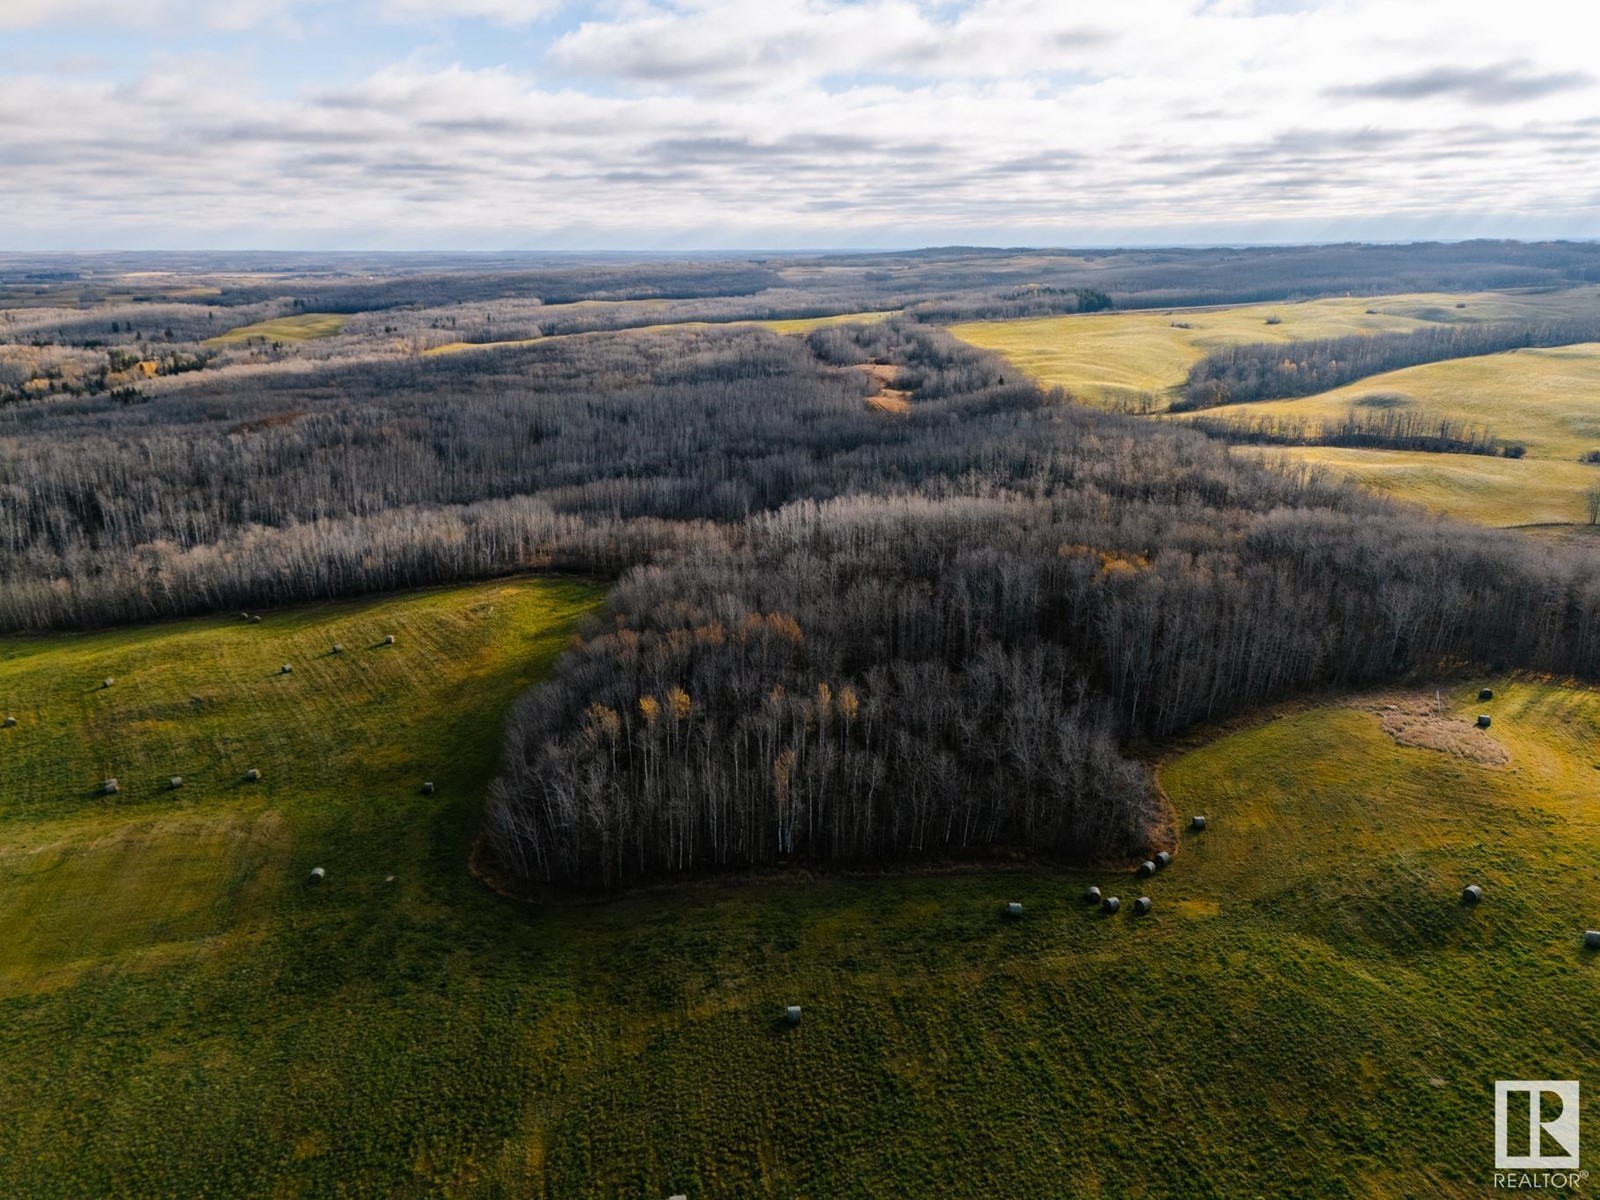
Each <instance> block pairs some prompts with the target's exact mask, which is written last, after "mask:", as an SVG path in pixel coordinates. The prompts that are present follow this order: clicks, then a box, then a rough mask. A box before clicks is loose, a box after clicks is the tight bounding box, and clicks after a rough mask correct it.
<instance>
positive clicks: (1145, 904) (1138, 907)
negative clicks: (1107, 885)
mask: <svg viewBox="0 0 1600 1200" xmlns="http://www.w3.org/2000/svg"><path fill="white" fill-rule="evenodd" d="M1133 911H1134V912H1135V913H1137V914H1138V915H1139V916H1141V917H1142V916H1144V915H1145V914H1146V913H1148V912H1149V911H1150V897H1149V896H1140V897H1139V898H1138V899H1137V900H1135V901H1134V902H1133Z"/></svg>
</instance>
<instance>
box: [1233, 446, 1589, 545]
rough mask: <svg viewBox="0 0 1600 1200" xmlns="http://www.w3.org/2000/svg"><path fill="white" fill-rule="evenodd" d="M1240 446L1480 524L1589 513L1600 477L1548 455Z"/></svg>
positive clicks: (1563, 519)
mask: <svg viewBox="0 0 1600 1200" xmlns="http://www.w3.org/2000/svg"><path fill="white" fill-rule="evenodd" d="M1235 453H1237V454H1261V455H1266V456H1273V455H1282V456H1286V457H1288V458H1290V459H1293V460H1295V461H1297V462H1313V463H1319V464H1321V465H1323V466H1325V467H1329V468H1331V469H1332V470H1334V471H1337V472H1338V473H1340V474H1342V475H1345V476H1348V477H1349V478H1351V479H1353V480H1355V481H1356V482H1357V483H1360V484H1363V485H1364V486H1366V487H1370V488H1372V489H1373V490H1375V491H1378V492H1382V493H1383V494H1384V495H1387V496H1391V497H1393V498H1394V499H1396V500H1404V501H1409V502H1410V503H1413V504H1420V505H1422V506H1423V507H1425V508H1428V509H1430V510H1432V511H1433V512H1438V513H1447V514H1449V515H1450V516H1453V517H1458V518H1460V519H1461V520H1463V521H1473V522H1476V523H1477V524H1479V525H1494V526H1508V527H1509V526H1517V525H1533V524H1544V523H1570V522H1575V521H1587V520H1588V514H1587V511H1586V509H1585V506H1584V493H1585V492H1587V491H1588V489H1589V488H1591V487H1593V486H1594V485H1595V484H1597V483H1600V468H1597V467H1592V466H1585V465H1583V464H1582V463H1578V462H1559V461H1553V460H1551V459H1541V458H1525V459H1521V460H1520V461H1518V460H1512V459H1505V458H1485V457H1481V456H1478V455H1468V454H1428V453H1426V452H1423V451H1414V450H1346V449H1341V448H1339V447H1335V446H1307V447H1299V446H1297V447H1292V448H1285V449H1258V448H1256V447H1251V446H1241V447H1239V448H1238V449H1237V450H1236V451H1235Z"/></svg>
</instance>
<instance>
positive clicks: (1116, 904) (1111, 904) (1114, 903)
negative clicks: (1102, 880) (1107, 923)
mask: <svg viewBox="0 0 1600 1200" xmlns="http://www.w3.org/2000/svg"><path fill="white" fill-rule="evenodd" d="M1121 907H1122V901H1121V900H1118V899H1117V898H1116V897H1115V896H1107V897H1106V898H1105V900H1104V901H1102V902H1101V904H1100V911H1101V912H1103V913H1105V914H1106V916H1108V917H1109V916H1110V915H1111V914H1112V913H1114V912H1116V911H1117V909H1119V908H1121Z"/></svg>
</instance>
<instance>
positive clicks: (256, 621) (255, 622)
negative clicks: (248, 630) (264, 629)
mask: <svg viewBox="0 0 1600 1200" xmlns="http://www.w3.org/2000/svg"><path fill="white" fill-rule="evenodd" d="M250 624H252V625H259V624H261V617H260V616H259V615H257V616H254V617H251V618H250Z"/></svg>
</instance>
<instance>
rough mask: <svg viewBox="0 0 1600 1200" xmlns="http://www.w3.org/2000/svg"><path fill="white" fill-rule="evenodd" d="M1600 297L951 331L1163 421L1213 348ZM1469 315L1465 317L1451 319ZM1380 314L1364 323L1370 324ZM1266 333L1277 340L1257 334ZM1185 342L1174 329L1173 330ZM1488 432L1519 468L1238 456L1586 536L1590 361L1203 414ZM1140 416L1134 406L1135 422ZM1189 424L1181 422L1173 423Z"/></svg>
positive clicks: (1311, 453) (1429, 375) (1593, 371)
mask: <svg viewBox="0 0 1600 1200" xmlns="http://www.w3.org/2000/svg"><path fill="white" fill-rule="evenodd" d="M1597 303H1600V289H1595V288H1574V289H1571V290H1568V291H1561V292H1544V293H1533V294H1528V295H1522V294H1510V293H1476V294H1470V295H1464V296H1453V295H1409V296H1390V297H1383V298H1378V299H1351V298H1335V299H1328V300H1315V301H1309V302H1306V303H1303V304H1290V305H1258V306H1251V307H1243V308H1223V309H1194V310H1183V309H1179V310H1174V311H1172V312H1165V311H1163V312H1160V313H1154V312H1122V313H1097V314H1091V315H1087V316H1076V317H1052V318H1046V319H1042V320H1036V321H995V322H980V323H978V324H973V325H959V326H956V327H955V328H954V329H953V332H954V333H955V334H956V335H957V336H959V337H962V338H964V339H965V340H967V341H969V342H972V343H973V344H975V345H980V346H985V347H988V348H990V349H993V350H996V351H998V352H999V353H1002V354H1004V355H1006V356H1007V357H1008V358H1010V359H1011V360H1012V361H1013V362H1015V363H1016V364H1017V365H1018V366H1019V367H1020V368H1021V369H1023V370H1025V371H1027V372H1028V373H1029V374H1030V375H1032V376H1034V377H1035V378H1037V379H1038V380H1040V382H1042V383H1044V384H1046V385H1060V386H1062V387H1064V388H1066V389H1067V390H1068V391H1069V392H1071V393H1073V394H1074V395H1075V396H1077V397H1079V398H1080V399H1083V400H1086V401H1088V402H1090V403H1099V404H1104V405H1110V406H1114V407H1121V406H1125V405H1127V404H1129V403H1132V402H1134V401H1136V400H1138V398H1140V397H1143V398H1145V400H1146V401H1148V407H1151V408H1153V409H1155V410H1159V409H1162V408H1164V407H1165V406H1166V404H1167V403H1168V402H1169V401H1170V400H1171V399H1172V398H1173V396H1174V395H1175V394H1176V392H1177V389H1178V388H1179V386H1180V385H1181V384H1182V382H1183V379H1184V376H1185V374H1186V372H1187V371H1188V369H1189V367H1190V366H1191V365H1192V364H1193V363H1195V362H1197V361H1198V360H1199V359H1200V358H1201V357H1202V356H1203V355H1205V354H1207V353H1209V352H1210V351H1212V350H1214V349H1217V348H1219V347H1222V346H1226V345H1230V344H1239V343H1245V342H1265V341H1288V340H1291V339H1295V338H1315V337H1333V336H1339V335H1343V334H1349V333H1358V332H1388V331H1393V330H1405V329H1414V328H1420V327H1422V325H1424V324H1427V323H1432V322H1438V321H1462V320H1466V321H1473V320H1501V319H1509V318H1523V317H1534V316H1538V315H1540V314H1549V315H1568V314H1575V313H1579V312H1585V311H1593V307H1594V306H1595V305H1596V304H1597ZM1458 305H1464V306H1465V307H1457V306H1458ZM1369 309H1372V310H1375V313H1373V314H1369V313H1368V310H1369ZM1268 317H1274V318H1277V319H1278V320H1279V322H1280V323H1279V324H1276V325H1267V324H1266V320H1267V318H1268ZM1175 321H1177V322H1182V323H1184V324H1188V325H1190V326H1192V328H1189V329H1177V328H1174V327H1173V322H1175ZM1379 395H1381V396H1385V397H1389V398H1390V399H1389V401H1388V403H1390V404H1393V403H1396V402H1398V403H1399V404H1400V405H1402V406H1404V407H1409V408H1414V409H1417V410H1419V411H1422V412H1426V413H1429V414H1436V415H1438V416H1441V417H1449V418H1452V419H1455V420H1457V421H1461V422H1465V423H1468V424H1473V425H1478V426H1481V427H1484V428H1487V429H1490V430H1492V431H1493V432H1494V433H1495V434H1496V435H1497V436H1499V437H1501V438H1503V439H1505V440H1507V441H1520V442H1522V443H1524V444H1525V445H1526V446H1527V457H1526V458H1524V459H1521V460H1509V459H1495V458H1487V457H1482V456H1468V455H1457V454H1427V453H1420V452H1411V451H1390V450H1348V449H1339V448H1331V447H1320V446H1319V447H1296V448H1290V449H1280V450H1254V449H1249V448H1246V449H1242V450H1241V451H1240V453H1245V454H1267V455H1282V456H1287V457H1289V458H1291V459H1295V460H1299V461H1307V462H1315V463H1319V464H1321V465H1323V466H1326V467H1329V468H1331V469H1332V470H1334V471H1337V472H1338V473H1340V474H1342V475H1345V476H1347V477H1349V478H1352V479H1354V480H1356V481H1357V482H1359V483H1362V484H1364V485H1366V486H1368V487H1371V488H1373V489H1375V490H1377V491H1379V492H1382V493H1384V494H1385V495H1388V496H1392V497H1393V498H1395V499H1397V500H1405V501H1409V502H1411V503H1416V504H1421V505H1423V506H1424V507H1426V508H1429V509H1431V510H1433V511H1435V512H1441V513H1448V514H1449V515H1451V516H1455V517H1459V518H1461V519H1463V520H1468V521H1475V522H1478V523H1480V524H1485V525H1498V526H1513V525H1532V524H1542V523H1571V522H1578V521H1585V520H1587V511H1586V507H1585V499H1584V496H1585V493H1586V492H1587V491H1588V490H1589V488H1591V487H1592V486H1594V485H1595V484H1596V483H1600V468H1596V467H1590V466H1583V465H1580V464H1579V462H1578V457H1579V455H1580V454H1582V453H1585V452H1587V451H1589V450H1593V449H1600V346H1596V345H1585V346H1565V347H1559V348H1556V349H1549V350H1519V351H1516V352H1514V353H1510V354H1494V355H1484V356H1480V357H1475V358H1461V359H1453V360H1450V361H1448V362H1440V363H1428V364H1425V365H1423V366H1418V367H1409V368H1406V369H1405V370H1401V371H1391V372H1388V373H1385V374H1382V375H1374V376H1371V377H1369V378H1367V379H1363V380H1361V381H1359V382H1357V383H1353V384H1350V385H1349V386H1347V387H1342V388H1338V389H1336V390H1334V391H1331V392H1325V393H1322V394H1321V395H1317V396H1308V397H1305V398H1303V399H1298V400H1276V401H1268V402H1263V403H1259V404H1236V405H1229V406H1225V407H1221V408H1214V409H1207V410H1205V412H1204V413H1202V414H1196V415H1201V416H1204V417H1206V418H1208V419H1211V420H1227V419H1230V418H1233V419H1244V420H1254V419H1257V418H1262V417H1281V416H1298V417H1304V418H1306V419H1307V421H1310V422H1314V421H1319V420H1323V419H1338V418H1342V417H1343V416H1344V415H1345V414H1346V413H1347V412H1348V411H1349V410H1350V409H1351V407H1352V406H1353V405H1355V406H1359V405H1358V402H1359V401H1361V400H1362V399H1363V398H1367V397H1372V396H1379ZM1136 407H1137V406H1136ZM1178 419H1185V418H1181V417H1180V418H1178Z"/></svg>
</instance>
